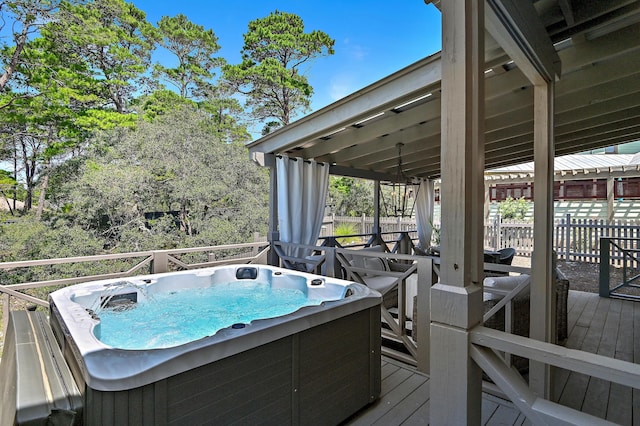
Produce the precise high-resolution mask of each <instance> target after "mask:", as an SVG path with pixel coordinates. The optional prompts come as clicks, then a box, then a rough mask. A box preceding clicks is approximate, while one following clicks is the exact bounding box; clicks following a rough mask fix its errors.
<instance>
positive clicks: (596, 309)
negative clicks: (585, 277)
mask: <svg viewBox="0 0 640 426" xmlns="http://www.w3.org/2000/svg"><path fill="white" fill-rule="evenodd" d="M568 310H569V314H568V321H569V323H568V329H569V337H568V339H567V341H566V344H565V346H566V347H568V348H572V349H581V350H584V351H588V352H591V353H597V354H600V355H605V356H610V357H614V358H618V359H622V360H626V361H633V362H636V363H640V303H636V302H632V301H626V300H619V299H606V298H601V297H599V296H598V295H597V294H594V293H583V292H577V291H570V292H569V299H568ZM429 392H430V389H429V377H428V376H426V375H424V374H421V373H419V372H417V371H415V369H413V368H412V367H410V366H407V365H405V364H403V363H401V362H398V361H394V360H390V359H387V358H384V359H383V362H382V394H381V397H380V398H379V399H378V401H376V402H375V403H373V404H372V405H370V406H369V407H367V408H366V409H364V410H362V411H361V412H359V413H358V414H357V415H355V416H354V417H352V418H351V419H349V420H348V421H347V422H346V423H345V424H348V425H403V426H406V425H425V424H428V422H429ZM554 392H555V395H556V397H557V398H558V401H559V402H560V403H561V404H563V405H566V406H568V407H572V408H576V409H578V410H581V411H584V412H586V413H589V414H593V415H595V416H598V417H600V418H604V419H606V420H609V421H611V422H614V423H618V424H622V425H634V426H636V425H640V391H639V390H635V389H631V388H628V387H625V386H621V385H617V384H611V383H609V382H606V381H604V380H601V379H597V378H591V377H589V376H585V375H584V374H578V373H573V372H569V371H566V370H560V369H558V370H557V371H556V375H555V380H554ZM482 424H483V425H505V424H506V425H529V424H531V423H530V422H529V421H528V420H527V419H526V417H525V416H524V415H523V414H522V413H520V412H519V411H518V409H517V408H515V407H514V405H513V404H512V403H511V402H510V401H505V400H503V399H500V398H497V397H495V396H492V395H489V394H484V395H483V400H482Z"/></svg>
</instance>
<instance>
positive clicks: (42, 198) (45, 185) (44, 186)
mask: <svg viewBox="0 0 640 426" xmlns="http://www.w3.org/2000/svg"><path fill="white" fill-rule="evenodd" d="M48 187H49V163H47V164H45V169H44V176H43V177H42V187H41V188H40V197H38V208H37V209H36V220H37V221H40V219H42V210H43V209H44V203H45V200H46V194H47V188H48Z"/></svg>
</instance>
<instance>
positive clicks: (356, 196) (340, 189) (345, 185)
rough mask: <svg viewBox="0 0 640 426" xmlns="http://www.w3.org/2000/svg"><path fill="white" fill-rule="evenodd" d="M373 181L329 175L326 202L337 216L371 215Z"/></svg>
mask: <svg viewBox="0 0 640 426" xmlns="http://www.w3.org/2000/svg"><path fill="white" fill-rule="evenodd" d="M373 191H374V188H373V182H372V181H370V180H364V179H356V178H350V177H341V176H340V177H338V176H330V177H329V196H328V203H329V205H331V206H332V209H333V212H334V213H335V214H336V215H338V216H362V215H363V214H364V215H367V216H372V215H373V210H374V207H373Z"/></svg>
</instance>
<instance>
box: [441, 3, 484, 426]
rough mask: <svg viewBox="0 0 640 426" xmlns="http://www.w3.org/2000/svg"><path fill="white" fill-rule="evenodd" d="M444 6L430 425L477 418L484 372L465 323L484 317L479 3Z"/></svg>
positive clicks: (481, 18) (481, 7)
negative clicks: (437, 271)
mask: <svg viewBox="0 0 640 426" xmlns="http://www.w3.org/2000/svg"><path fill="white" fill-rule="evenodd" d="M440 5H441V7H442V107H441V108H442V115H441V117H442V124H441V128H442V144H441V146H442V148H441V158H442V160H441V161H442V184H441V187H440V188H441V192H440V194H441V197H440V199H441V206H442V207H441V208H442V228H441V229H442V234H441V246H442V250H441V268H440V282H439V283H438V284H436V285H434V286H433V287H432V289H431V351H430V364H431V367H430V373H431V380H430V383H431V401H430V412H431V415H430V416H431V424H432V425H448V424H456V425H462V424H469V425H470V424H480V412H481V395H482V392H481V391H482V374H481V373H482V371H481V370H480V368H479V367H478V366H477V365H476V364H475V362H474V361H473V360H472V359H471V357H470V351H469V348H470V344H469V330H470V329H471V328H473V327H474V326H476V325H477V324H479V323H480V322H481V320H482V287H481V282H480V277H481V275H482V261H483V258H482V240H483V226H482V225H483V205H484V179H483V170H484V69H483V68H484V2H482V1H468V0H449V1H446V2H441V3H440Z"/></svg>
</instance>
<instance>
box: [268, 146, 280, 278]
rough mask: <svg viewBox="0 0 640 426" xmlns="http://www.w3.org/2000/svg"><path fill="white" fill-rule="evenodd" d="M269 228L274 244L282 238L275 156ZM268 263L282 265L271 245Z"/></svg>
mask: <svg viewBox="0 0 640 426" xmlns="http://www.w3.org/2000/svg"><path fill="white" fill-rule="evenodd" d="M269 157H270V158H269V159H270V161H269V162H268V164H267V166H268V167H269V230H268V231H267V232H268V234H267V241H269V244H272V243H273V242H274V241H279V240H280V232H279V230H278V174H277V173H276V163H275V158H274V157H273V156H269ZM267 263H268V264H269V265H271V266H280V259H279V258H278V254H277V253H276V251H275V250H274V249H273V245H271V250H269V254H268V256H267Z"/></svg>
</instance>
